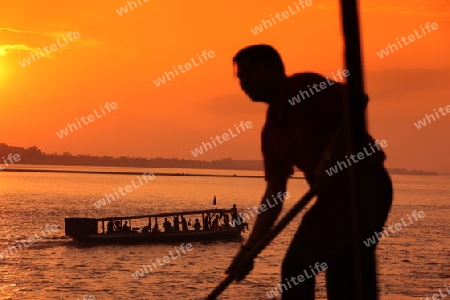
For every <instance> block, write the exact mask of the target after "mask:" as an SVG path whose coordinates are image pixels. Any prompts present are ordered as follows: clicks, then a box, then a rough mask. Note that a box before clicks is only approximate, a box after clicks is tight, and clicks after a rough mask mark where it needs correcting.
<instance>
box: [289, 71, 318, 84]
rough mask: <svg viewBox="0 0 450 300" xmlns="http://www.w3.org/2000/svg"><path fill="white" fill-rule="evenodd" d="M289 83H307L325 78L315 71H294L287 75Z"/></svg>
mask: <svg viewBox="0 0 450 300" xmlns="http://www.w3.org/2000/svg"><path fill="white" fill-rule="evenodd" d="M288 78H289V81H290V83H293V84H295V83H299V84H302V83H303V84H305V83H306V84H307V83H313V82H317V81H323V80H326V78H325V77H324V76H323V75H321V74H319V73H315V72H301V73H295V74H292V75H291V76H289V77H288Z"/></svg>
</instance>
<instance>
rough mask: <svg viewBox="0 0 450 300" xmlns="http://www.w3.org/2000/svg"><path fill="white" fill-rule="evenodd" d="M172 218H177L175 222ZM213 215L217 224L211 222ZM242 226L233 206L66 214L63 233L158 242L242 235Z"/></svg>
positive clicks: (104, 239) (96, 238)
mask: <svg viewBox="0 0 450 300" xmlns="http://www.w3.org/2000/svg"><path fill="white" fill-rule="evenodd" d="M186 217H192V218H195V220H196V221H195V222H191V224H190V226H189V225H187V223H188V221H187V218H186ZM175 218H177V219H178V224H177V222H176V221H175ZM183 218H184V221H183ZM192 218H190V219H189V221H191V219H192ZM216 218H217V219H218V221H217V223H218V224H214V219H216ZM168 219H170V221H169V220H168ZM162 220H165V221H168V222H171V221H173V222H171V223H170V225H169V224H167V223H165V224H163V222H161V221H162ZM132 222H133V224H136V223H140V224H141V225H142V224H146V225H145V226H143V227H142V228H141V227H133V226H132ZM196 223H198V225H196ZM161 225H163V226H164V228H162V227H163V226H161ZM194 227H195V228H194ZM199 227H200V228H199ZM245 229H248V224H247V223H246V222H245V219H244V218H241V217H240V216H238V213H237V209H236V208H235V206H234V207H233V208H232V209H207V210H196V211H179V212H171V213H160V214H151V215H140V216H127V217H108V218H100V219H95V218H65V235H66V236H69V237H72V238H73V240H74V241H80V242H89V243H106V244H114V243H120V244H124V243H161V242H173V241H180V242H191V241H203V240H220V239H230V238H231V239H233V238H237V237H239V236H241V233H242V232H244V231H245Z"/></svg>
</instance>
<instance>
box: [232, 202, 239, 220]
mask: <svg viewBox="0 0 450 300" xmlns="http://www.w3.org/2000/svg"><path fill="white" fill-rule="evenodd" d="M238 217H239V216H238V211H237V208H236V204H233V208H232V209H231V218H233V220H236V221H237V220H238Z"/></svg>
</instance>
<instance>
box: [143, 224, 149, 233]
mask: <svg viewBox="0 0 450 300" xmlns="http://www.w3.org/2000/svg"><path fill="white" fill-rule="evenodd" d="M150 227H151V224H148V225H145V226H144V227H143V228H142V233H148V232H149V231H150Z"/></svg>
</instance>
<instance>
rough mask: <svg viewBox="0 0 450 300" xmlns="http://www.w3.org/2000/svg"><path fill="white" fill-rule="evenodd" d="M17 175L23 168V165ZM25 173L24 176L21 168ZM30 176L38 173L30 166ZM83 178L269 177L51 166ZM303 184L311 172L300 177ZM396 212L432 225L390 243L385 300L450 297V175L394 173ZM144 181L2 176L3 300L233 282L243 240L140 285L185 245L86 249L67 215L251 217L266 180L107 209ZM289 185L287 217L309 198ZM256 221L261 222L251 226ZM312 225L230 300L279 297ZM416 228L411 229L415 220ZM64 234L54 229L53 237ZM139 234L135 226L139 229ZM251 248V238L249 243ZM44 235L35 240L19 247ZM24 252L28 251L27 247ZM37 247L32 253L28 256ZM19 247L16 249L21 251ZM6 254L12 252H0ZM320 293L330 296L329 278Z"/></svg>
mask: <svg viewBox="0 0 450 300" xmlns="http://www.w3.org/2000/svg"><path fill="white" fill-rule="evenodd" d="M15 167H16V166H15ZM18 167H21V166H18ZM22 167H23V168H36V167H34V166H33V167H32V166H29V167H27V166H22ZM40 168H47V169H59V170H61V169H70V170H74V169H75V170H83V171H98V170H101V171H105V170H106V171H130V172H142V173H144V172H155V173H156V172H164V173H177V172H184V173H203V174H226V175H231V174H237V175H262V172H254V171H228V170H194V169H190V170H179V169H152V170H150V169H139V168H102V167H50V166H40ZM298 175H300V176H301V174H298ZM392 178H393V182H394V191H395V196H394V206H393V209H392V212H391V214H390V217H389V219H388V221H387V225H394V224H395V223H399V222H401V219H402V218H403V219H404V220H407V218H408V215H410V216H411V215H412V213H413V211H416V212H419V211H423V213H424V215H425V216H424V217H423V218H418V219H417V220H415V219H412V220H413V222H412V223H411V225H409V226H408V227H404V228H403V229H402V230H400V231H398V232H396V233H395V234H391V235H389V237H386V238H384V239H382V241H381V243H380V246H379V250H378V255H379V273H380V289H381V295H382V299H419V298H420V297H423V298H425V297H426V296H431V295H432V294H438V293H439V289H440V290H441V292H442V293H443V294H445V293H446V286H449V285H450V264H449V261H450V247H449V246H450V242H449V237H450V233H449V225H448V224H449V220H450V177H448V176H447V177H445V176H438V177H437V176H407V175H393V176H392ZM132 180H135V181H136V182H137V176H136V175H116V174H77V173H74V174H67V173H40V172H38V173H25V172H0V206H1V210H0V258H2V260H1V261H0V274H1V275H0V276H1V279H2V280H1V283H0V297H1V299H83V297H84V299H202V298H204V297H205V296H206V295H207V294H208V293H209V292H210V291H211V290H212V289H213V288H214V287H215V286H216V285H217V284H218V283H219V282H220V280H222V279H223V278H224V274H223V272H224V270H225V269H226V267H227V266H228V265H229V263H230V261H231V259H232V258H233V256H234V254H235V253H236V252H237V250H238V249H239V246H240V243H239V242H209V243H199V242H197V243H191V245H192V248H191V249H190V250H189V251H184V252H181V250H179V253H180V255H178V256H177V257H176V258H175V259H171V260H170V262H167V263H165V264H163V265H158V267H157V268H155V269H153V270H150V271H148V273H145V274H143V276H141V277H139V278H138V279H135V278H134V277H133V276H132V274H135V272H136V271H138V270H140V268H142V267H143V265H150V264H151V262H155V261H156V259H158V258H159V259H162V258H163V257H164V256H167V255H169V253H170V251H172V253H175V250H176V249H180V245H179V244H177V243H172V244H168V245H138V246H136V245H134V246H133V245H128V246H118V245H110V246H85V245H79V244H76V243H74V242H72V240H71V239H70V238H67V237H65V236H64V218H66V217H108V216H125V215H139V214H150V213H158V212H171V211H179V210H195V209H206V208H214V206H213V205H212V199H213V197H214V195H215V196H216V198H217V207H218V208H231V207H232V205H233V204H237V207H238V209H242V210H247V209H248V208H252V207H253V206H254V205H258V203H259V201H260V197H261V196H262V193H263V191H264V187H265V182H264V180H263V179H262V178H240V177H230V178H223V177H195V176H156V177H155V179H154V180H152V181H149V182H148V183H144V184H143V185H142V186H140V187H139V188H137V189H133V190H132V191H131V192H128V193H126V195H125V196H121V197H120V198H118V199H116V200H115V201H113V202H111V203H110V204H107V205H106V206H102V207H100V208H96V207H95V206H94V202H96V201H98V200H100V199H101V198H102V197H103V196H104V194H105V193H108V194H111V193H113V192H114V190H116V191H117V190H118V189H119V188H125V187H126V185H129V184H130V183H131V181H132ZM307 188H308V187H307V185H306V183H305V181H304V180H301V179H295V180H290V182H289V186H288V191H289V193H290V195H291V198H290V199H288V200H286V201H285V205H284V208H283V212H286V211H287V209H288V208H290V207H292V205H293V204H294V203H295V202H296V201H297V199H299V198H300V197H301V196H302V195H303V193H305V192H306V191H307ZM253 221H254V219H250V221H249V222H250V226H251V225H252V222H253ZM300 221H301V216H299V217H297V218H296V219H295V221H293V222H292V224H291V225H290V226H289V227H288V228H287V229H285V231H283V232H282V233H281V235H280V236H279V237H278V238H277V239H276V240H275V241H274V242H273V243H272V244H271V245H270V246H269V247H267V249H266V250H265V251H264V252H263V253H262V254H261V255H260V256H259V257H258V258H257V259H256V263H255V269H254V270H253V272H252V273H251V274H250V275H249V276H248V277H247V279H246V280H245V281H243V282H242V283H233V284H232V285H231V286H230V287H229V289H227V290H226V291H225V292H224V293H223V294H222V296H221V297H220V299H268V296H267V293H268V292H270V290H271V289H274V288H276V286H277V284H278V282H279V280H280V265H281V261H282V259H283V256H284V253H285V251H286V249H287V246H288V245H289V242H290V239H291V237H292V235H293V234H294V232H295V229H296V228H297V226H298V224H299V222H300ZM408 222H409V221H408ZM52 226H53V227H52ZM134 226H135V225H133V227H134ZM243 236H244V239H245V238H246V237H247V236H248V232H245V233H244V235H243ZM30 237H33V238H34V240H35V242H29V244H23V243H22V244H20V242H21V241H24V240H27V241H28V240H29V238H30ZM19 245H20V247H19ZM25 245H26V246H25ZM13 246H15V247H16V249H17V251H16V250H14V248H12V247H13ZM1 253H3V254H1ZM317 295H318V296H319V298H324V297H326V294H325V293H324V276H323V274H320V275H319V276H318V284H317Z"/></svg>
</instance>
